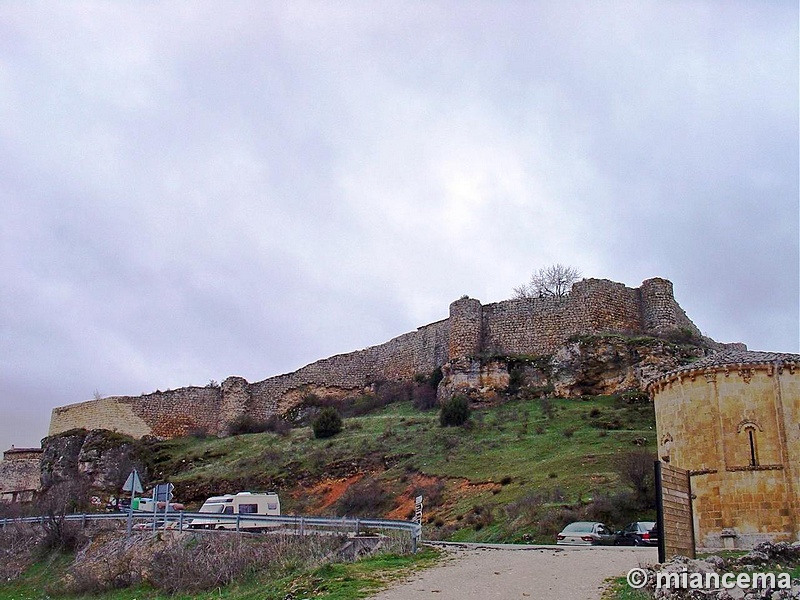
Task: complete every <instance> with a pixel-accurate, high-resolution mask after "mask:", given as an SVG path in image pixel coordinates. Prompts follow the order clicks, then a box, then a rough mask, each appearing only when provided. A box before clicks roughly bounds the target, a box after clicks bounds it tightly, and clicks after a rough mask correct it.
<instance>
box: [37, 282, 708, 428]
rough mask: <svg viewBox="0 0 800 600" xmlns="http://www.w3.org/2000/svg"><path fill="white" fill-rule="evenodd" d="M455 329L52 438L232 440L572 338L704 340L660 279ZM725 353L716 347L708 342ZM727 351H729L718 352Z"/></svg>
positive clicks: (83, 408)
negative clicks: (273, 418) (272, 420)
mask: <svg viewBox="0 0 800 600" xmlns="http://www.w3.org/2000/svg"><path fill="white" fill-rule="evenodd" d="M449 312H450V314H449V317H448V318H447V319H444V320H441V321H436V322H434V323H431V324H429V325H425V326H423V327H420V328H419V329H417V330H416V331H412V332H409V333H406V334H404V335H401V336H399V337H396V338H394V339H392V340H390V341H388V342H386V343H384V344H380V345H378V346H372V347H370V348H366V349H364V350H358V351H355V352H350V353H348V354H340V355H336V356H332V357H330V358H326V359H323V360H319V361H317V362H314V363H311V364H309V365H307V366H305V367H303V368H301V369H299V370H297V371H295V372H293V373H287V374H284V375H278V376H276V377H270V378H268V379H265V380H263V381H259V382H255V383H248V382H247V381H246V380H244V379H243V378H241V377H229V378H228V379H226V380H225V381H224V382H222V385H221V386H219V387H205V388H198V387H188V388H181V389H177V390H172V391H168V392H160V391H158V392H155V393H152V394H145V395H142V396H114V397H109V398H103V399H100V400H91V401H88V402H82V403H79V404H72V405H69V406H64V407H58V408H55V409H53V413H52V417H51V421H50V432H49V433H50V435H55V434H58V433H62V432H64V431H68V430H70V429H74V428H85V429H98V428H101V429H109V430H112V431H119V432H121V433H126V434H129V435H132V436H134V437H142V436H145V435H153V436H156V437H159V438H171V437H177V436H182V435H186V434H188V433H191V432H192V431H194V430H204V431H207V432H209V433H212V434H218V435H224V434H225V433H227V431H228V428H229V426H230V424H231V423H232V422H233V421H234V420H235V419H236V418H237V417H240V416H241V415H245V414H247V415H250V416H252V417H254V418H256V419H264V418H266V417H268V416H270V415H274V414H283V413H285V412H287V411H289V410H291V409H292V408H293V407H295V406H297V405H298V404H299V403H300V402H301V400H302V398H303V397H304V396H305V395H307V394H309V393H315V394H317V395H319V396H326V397H334V398H339V397H344V396H347V395H352V394H354V393H360V392H362V391H364V390H365V389H366V388H369V386H370V385H371V384H373V383H374V382H377V381H381V380H404V379H411V378H413V377H414V376H415V375H417V374H429V373H430V372H432V371H433V370H435V369H437V368H440V367H445V366H447V368H448V369H450V372H454V371H457V370H458V369H457V368H455V369H454V368H451V367H453V365H458V364H459V363H461V364H463V363H467V362H469V361H471V360H473V359H475V357H477V356H481V355H484V356H491V355H546V354H551V353H553V352H554V351H555V350H556V349H557V348H558V347H559V346H560V345H562V344H563V343H564V342H565V341H567V340H568V339H569V338H570V337H572V336H576V335H591V334H598V333H622V334H648V335H653V334H664V333H668V332H671V331H678V330H681V329H685V330H688V331H689V332H690V333H691V334H692V335H696V336H700V331H699V330H698V329H697V327H696V326H695V325H694V323H692V321H691V320H690V319H689V318H688V317H687V316H686V313H685V312H684V311H683V310H682V309H681V307H680V306H679V305H678V303H677V302H676V301H675V299H674V296H673V290H672V283H671V282H669V281H667V280H666V279H660V278H654V279H648V280H646V281H644V282H643V283H642V285H641V287H639V288H628V287H626V286H625V285H623V284H621V283H614V282H612V281H608V280H605V279H585V280H583V281H580V282H577V283H575V285H574V286H573V288H572V291H571V293H570V294H569V296H567V297H565V298H532V299H515V300H506V301H503V302H496V303H493V304H487V305H482V304H481V303H480V301H479V300H476V299H472V298H466V297H465V298H462V299H460V300H456V301H455V302H453V303H452V304H451V305H450V311H449ZM707 341H708V342H709V343H710V344H712V345H714V344H716V343H715V342H713V340H707ZM717 346H719V347H720V348H721V347H722V346H723V345H719V344H718V345H717Z"/></svg>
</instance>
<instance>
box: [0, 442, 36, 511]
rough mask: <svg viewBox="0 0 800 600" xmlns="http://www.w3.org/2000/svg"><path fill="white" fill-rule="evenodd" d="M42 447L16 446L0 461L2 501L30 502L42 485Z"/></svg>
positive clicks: (0, 497) (0, 493)
mask: <svg viewBox="0 0 800 600" xmlns="http://www.w3.org/2000/svg"><path fill="white" fill-rule="evenodd" d="M41 457H42V449H41V448H14V447H13V446H12V447H11V449H9V450H6V451H5V452H3V460H2V462H0V502H30V501H31V500H33V497H34V494H36V492H38V491H39V488H40V487H41V484H40V476H39V460H40V459H41Z"/></svg>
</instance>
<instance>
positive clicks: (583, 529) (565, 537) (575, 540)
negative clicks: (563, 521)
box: [556, 521, 617, 546]
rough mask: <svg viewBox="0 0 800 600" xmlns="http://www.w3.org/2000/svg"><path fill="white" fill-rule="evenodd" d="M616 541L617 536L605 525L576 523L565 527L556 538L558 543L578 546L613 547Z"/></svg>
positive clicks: (589, 522)
mask: <svg viewBox="0 0 800 600" xmlns="http://www.w3.org/2000/svg"><path fill="white" fill-rule="evenodd" d="M616 539H617V536H616V534H615V533H614V532H613V531H611V530H610V529H609V528H608V527H606V526H605V525H603V523H597V522H595V521H576V522H575V523H570V524H569V525H567V526H566V527H564V529H563V530H562V531H561V533H559V534H558V536H557V537H556V540H557V542H556V543H558V544H562V545H576V546H612V545H613V544H614V542H615V541H616Z"/></svg>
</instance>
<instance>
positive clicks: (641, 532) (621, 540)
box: [616, 521, 658, 546]
mask: <svg viewBox="0 0 800 600" xmlns="http://www.w3.org/2000/svg"><path fill="white" fill-rule="evenodd" d="M616 545H617V546H658V526H657V525H656V523H655V522H654V521H634V522H633V523H630V524H629V525H628V526H627V527H625V529H623V530H622V531H618V532H617V541H616Z"/></svg>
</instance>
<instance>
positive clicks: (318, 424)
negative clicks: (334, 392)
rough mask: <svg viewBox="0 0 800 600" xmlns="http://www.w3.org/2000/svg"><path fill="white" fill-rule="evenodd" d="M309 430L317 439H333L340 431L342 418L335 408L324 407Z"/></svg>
mask: <svg viewBox="0 0 800 600" xmlns="http://www.w3.org/2000/svg"><path fill="white" fill-rule="evenodd" d="M311 428H312V429H313V430H314V437H315V438H317V439H324V438H329V437H333V436H335V435H336V434H337V433H339V432H340V431H341V430H342V417H341V415H339V411H337V410H336V409H335V408H333V407H332V406H326V407H325V408H323V409H322V410H321V411H320V413H319V414H318V415H317V417H316V418H315V419H314V422H313V423H312V424H311Z"/></svg>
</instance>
